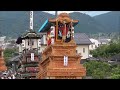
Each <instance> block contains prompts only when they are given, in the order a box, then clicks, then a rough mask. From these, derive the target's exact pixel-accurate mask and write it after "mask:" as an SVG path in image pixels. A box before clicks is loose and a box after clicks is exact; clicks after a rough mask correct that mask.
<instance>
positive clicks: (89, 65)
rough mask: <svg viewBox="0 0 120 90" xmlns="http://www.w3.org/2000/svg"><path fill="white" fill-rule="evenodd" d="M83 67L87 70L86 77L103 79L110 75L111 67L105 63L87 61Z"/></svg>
mask: <svg viewBox="0 0 120 90" xmlns="http://www.w3.org/2000/svg"><path fill="white" fill-rule="evenodd" d="M84 66H85V67H86V69H87V76H92V77H93V78H94V79H103V78H106V77H109V76H110V75H111V74H110V70H111V66H110V65H109V64H107V63H105V62H98V61H88V62H85V63H84Z"/></svg>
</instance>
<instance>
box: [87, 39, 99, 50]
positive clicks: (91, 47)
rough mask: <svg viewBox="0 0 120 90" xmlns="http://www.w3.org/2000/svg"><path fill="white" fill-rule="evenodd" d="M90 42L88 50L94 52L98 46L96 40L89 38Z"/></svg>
mask: <svg viewBox="0 0 120 90" xmlns="http://www.w3.org/2000/svg"><path fill="white" fill-rule="evenodd" d="M90 41H91V42H92V44H90V45H89V49H90V50H94V49H96V48H97V47H98V46H99V42H98V40H96V39H93V38H90Z"/></svg>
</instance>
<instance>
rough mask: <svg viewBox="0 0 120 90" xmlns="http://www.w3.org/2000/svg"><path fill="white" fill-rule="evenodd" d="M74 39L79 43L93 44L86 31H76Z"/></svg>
mask: <svg viewBox="0 0 120 90" xmlns="http://www.w3.org/2000/svg"><path fill="white" fill-rule="evenodd" d="M74 40H75V41H76V44H77V45H81V44H88V45H89V44H92V42H91V41H90V39H89V37H88V36H87V35H86V34H85V33H75V34H74Z"/></svg>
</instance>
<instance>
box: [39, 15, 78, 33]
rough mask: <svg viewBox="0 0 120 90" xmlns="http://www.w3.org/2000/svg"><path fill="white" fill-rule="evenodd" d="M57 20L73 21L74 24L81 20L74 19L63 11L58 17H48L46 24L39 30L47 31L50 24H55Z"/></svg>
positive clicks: (61, 21)
mask: <svg viewBox="0 0 120 90" xmlns="http://www.w3.org/2000/svg"><path fill="white" fill-rule="evenodd" d="M56 21H58V22H60V23H71V22H72V24H73V26H76V25H77V24H78V22H79V21H78V20H73V19H72V18H71V17H70V16H69V14H67V13H61V14H59V15H58V16H57V17H56V18H53V19H47V20H46V21H45V22H44V24H43V25H42V26H41V28H40V29H39V31H38V32H47V31H48V30H49V29H50V26H52V25H53V24H55V22H56Z"/></svg>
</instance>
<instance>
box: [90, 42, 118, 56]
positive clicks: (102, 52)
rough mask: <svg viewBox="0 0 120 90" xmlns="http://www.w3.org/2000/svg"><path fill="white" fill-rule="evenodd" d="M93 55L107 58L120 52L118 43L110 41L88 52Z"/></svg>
mask: <svg viewBox="0 0 120 90" xmlns="http://www.w3.org/2000/svg"><path fill="white" fill-rule="evenodd" d="M90 53H91V54H92V55H93V57H104V58H108V57H111V56H113V55H116V54H118V53H120V43H119V42H118V43H110V44H109V45H102V46H100V47H98V48H97V49H96V50H93V51H91V52H90Z"/></svg>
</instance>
